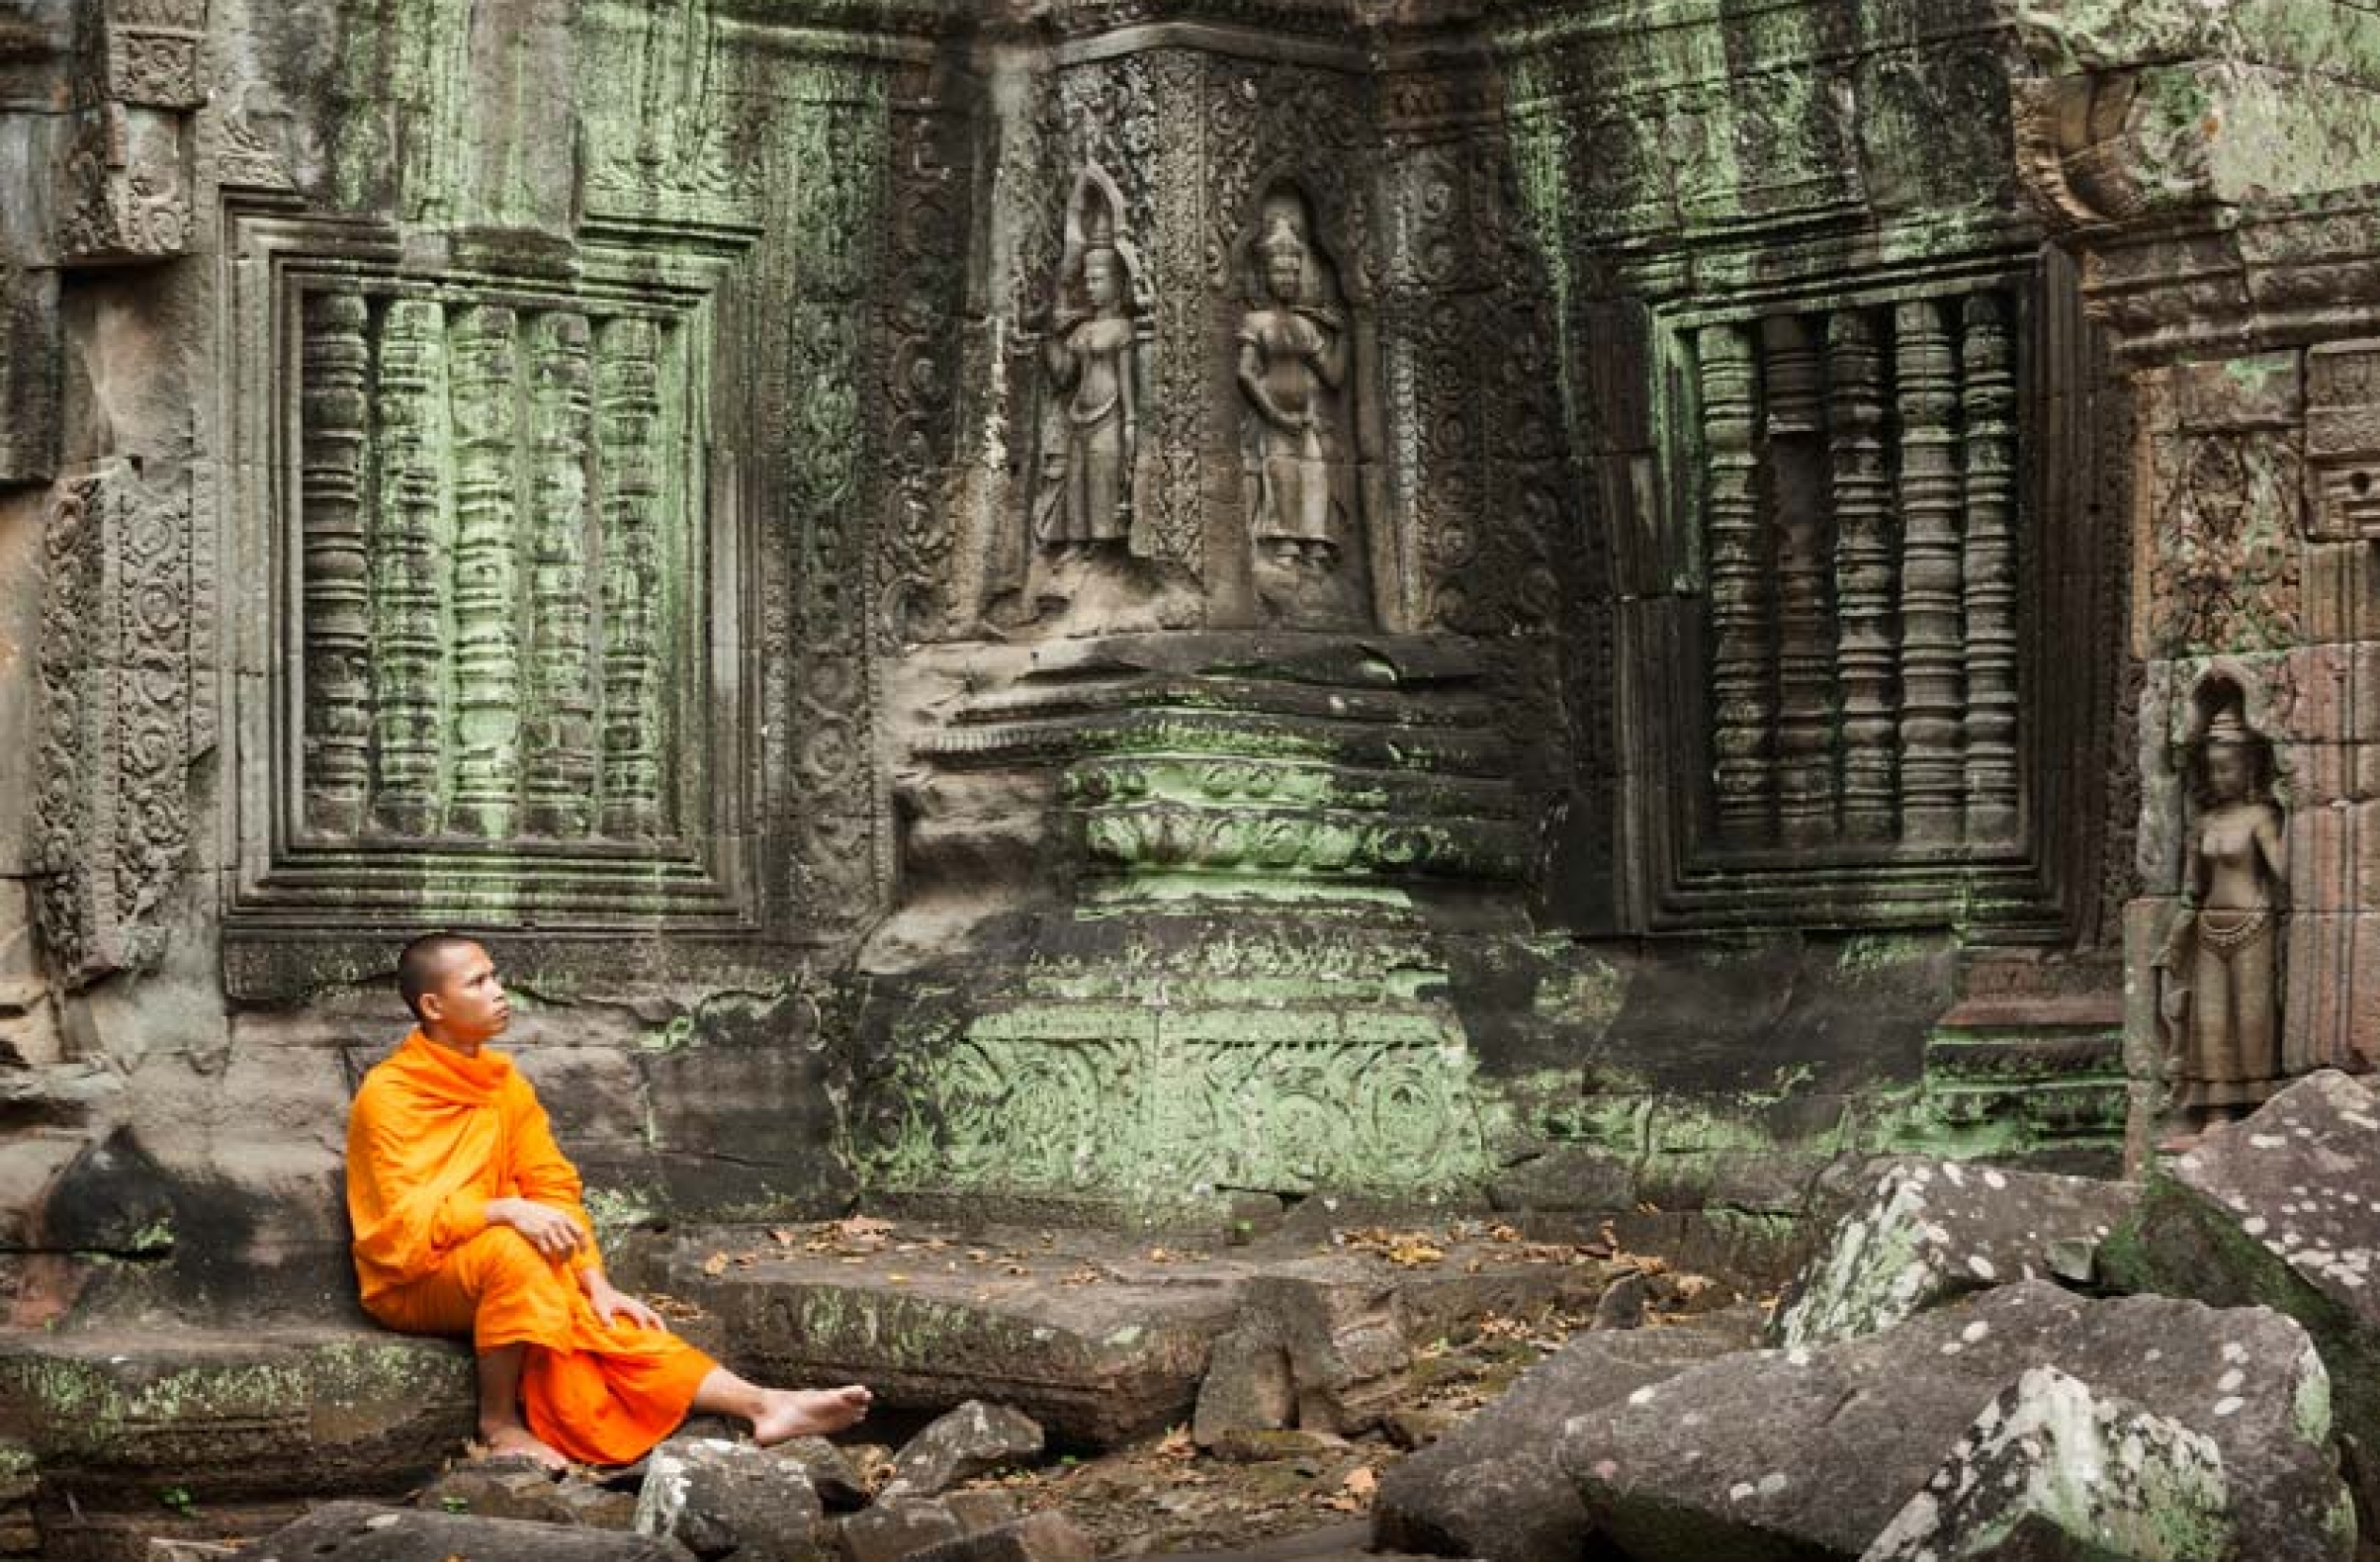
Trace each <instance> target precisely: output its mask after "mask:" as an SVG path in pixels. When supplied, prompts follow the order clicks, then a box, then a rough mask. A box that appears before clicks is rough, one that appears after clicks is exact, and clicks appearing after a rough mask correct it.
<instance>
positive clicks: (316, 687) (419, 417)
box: [298, 286, 692, 843]
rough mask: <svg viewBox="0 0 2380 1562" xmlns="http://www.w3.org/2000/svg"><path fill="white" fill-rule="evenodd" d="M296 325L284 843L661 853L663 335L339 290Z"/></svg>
mask: <svg viewBox="0 0 2380 1562" xmlns="http://www.w3.org/2000/svg"><path fill="white" fill-rule="evenodd" d="M302 314H303V319H304V322H305V326H306V332H305V337H304V341H303V342H302V344H301V349H300V358H301V383H300V389H299V393H298V402H299V413H300V436H301V450H302V452H303V457H304V459H303V465H302V469H301V476H300V485H299V494H298V501H299V504H298V511H299V513H298V532H299V537H300V539H301V540H302V544H303V558H304V572H303V588H304V589H303V593H302V598H301V606H302V607H303V620H302V624H301V626H300V631H299V632H300V634H301V635H302V637H303V640H304V644H305V647H306V658H305V664H304V665H305V673H306V677H305V690H304V701H303V708H304V711H305V744H304V751H303V756H302V766H301V779H300V783H299V784H300V794H301V797H302V799H303V807H302V817H303V818H304V820H305V822H306V826H307V829H308V832H309V833H310V835H311V836H313V837H314V838H316V839H319V840H321V841H323V842H325V843H330V842H354V841H366V840H380V841H390V842H402V841H413V842H427V841H431V840H435V839H441V838H443V837H449V836H451V837H456V838H461V839H474V840H482V841H499V842H512V841H526V840H532V839H573V838H579V837H584V836H586V835H588V834H589V832H590V830H591V829H599V830H600V832H601V833H602V834H604V835H606V836H607V837H609V838H611V839H622V840H650V839H657V838H659V837H660V836H662V835H664V834H665V833H666V832H667V830H668V828H669V826H670V806H669V797H668V792H669V770H670V756H669V733H670V722H669V719H668V717H667V714H666V709H665V707H666V705H667V702H668V700H669V698H670V690H669V688H668V686H667V683H666V681H665V679H664V677H663V673H664V672H665V671H666V667H665V662H666V659H667V656H668V647H667V640H666V636H667V633H668V630H669V625H670V624H671V623H674V622H675V620H674V617H673V615H674V614H677V613H680V612H682V611H684V609H685V606H686V603H685V598H684V595H683V578H684V571H683V567H682V565H681V564H680V562H679V559H678V556H677V554H676V552H675V549H676V546H677V544H676V543H675V542H674V541H673V539H674V538H675V537H676V536H677V534H678V533H680V532H681V531H682V530H683V528H684V525H685V510H684V507H685V506H686V505H687V503H688V501H689V499H690V497H691V489H690V486H689V485H690V484H691V480H692V479H691V473H690V471H689V470H688V468H687V466H686V462H685V457H684V454H683V446H682V444H681V443H680V442H679V441H680V440H681V435H680V433H679V432H678V431H679V430H681V429H682V427H683V422H682V420H683V418H684V417H685V409H684V407H682V405H674V403H673V399H672V395H671V392H670V390H669V387H670V385H671V384H672V383H673V382H674V379H675V376H677V375H679V374H682V369H677V368H673V367H672V365H673V364H674V363H675V362H677V361H678V357H679V355H680V354H681V352H682V343H680V342H679V341H677V336H678V333H676V332H675V331H674V329H673V328H672V327H671V326H669V325H668V324H665V323H663V322H661V321H659V320H657V319H655V318H652V317H649V316H645V315H636V314H616V315H611V316H608V317H606V318H602V319H600V320H592V319H591V317H590V315H589V314H588V313H587V312H586V311H584V310H582V309H578V308H574V307H541V306H522V305H515V304H495V303H485V302H468V301H466V302H458V303H457V304H455V305H453V306H451V307H450V306H449V305H448V304H446V303H443V302H441V301H440V300H437V299H432V298H424V297H418V296H412V295H410V294H407V293H402V292H381V291H372V290H369V289H358V288H354V287H349V286H331V287H326V288H323V289H320V290H317V291H311V292H309V293H308V296H307V298H306V300H305V303H304V306H303V309H302ZM596 558H600V559H601V560H602V561H603V568H602V570H601V572H600V578H599V579H598V578H594V576H595V575H596V573H597V572H595V571H593V570H592V569H591V566H590V560H591V559H596ZM599 605H600V612H598V606H599Z"/></svg>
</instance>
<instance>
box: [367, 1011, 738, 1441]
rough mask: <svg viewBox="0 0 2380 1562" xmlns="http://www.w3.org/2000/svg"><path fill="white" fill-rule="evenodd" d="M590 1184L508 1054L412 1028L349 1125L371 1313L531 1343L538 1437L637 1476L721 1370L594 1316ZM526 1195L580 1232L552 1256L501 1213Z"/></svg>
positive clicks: (666, 1338) (532, 1409)
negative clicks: (637, 1465) (635, 1469)
mask: <svg viewBox="0 0 2380 1562" xmlns="http://www.w3.org/2000/svg"><path fill="white" fill-rule="evenodd" d="M579 1196H580V1185H579V1180H578V1172H577V1170H576V1169H575V1168H574V1167H573V1166H572V1165H571V1163H570V1162H569V1161H568V1160H567V1159H566V1158H564V1156H563V1155H562V1152H561V1149H560V1147H559V1146H558V1145H557V1144H556V1143H555V1142H554V1132H553V1128H552V1125H551V1124H550V1123H548V1122H547V1121H546V1116H545V1108H544V1107H542V1106H541V1105H539V1104H538V1099H537V1092H536V1091H535V1090H534V1089H532V1088H530V1086H529V1082H528V1081H527V1080H526V1079H524V1078H523V1077H522V1076H521V1073H520V1072H519V1071H518V1070H516V1069H514V1068H513V1066H512V1060H511V1059H510V1058H509V1057H508V1056H506V1055H504V1054H502V1053H499V1052H494V1051H491V1050H489V1049H487V1048H482V1049H480V1052H479V1054H478V1055H477V1056H475V1057H465V1056H464V1055H461V1054H460V1053H458V1052H455V1051H452V1050H451V1049H449V1048H445V1047H441V1046H439V1045H437V1044H436V1043H435V1042H432V1041H430V1040H429V1039H427V1038H425V1037H424V1036H423V1035H422V1033H421V1032H419V1031H415V1032H414V1033H413V1034H412V1035H410V1036H408V1037H407V1038H406V1039H405V1042H404V1044H403V1045H401V1046H400V1047H398V1048H397V1050H396V1051H395V1052H394V1053H392V1054H391V1055H390V1056H389V1057H388V1058H386V1059H385V1060H383V1061H382V1062H381V1063H380V1064H379V1065H377V1066H376V1067H375V1068H374V1069H373V1071H372V1072H370V1073H369V1074H367V1075H365V1076H364V1082H363V1087H362V1088H361V1089H359V1090H358V1091H357V1092H356V1103H355V1106H354V1108H353V1109H352V1110H351V1111H350V1113H349V1114H348V1119H347V1215H348V1219H349V1221H351V1222H352V1223H353V1225H354V1227H355V1249H354V1251H355V1258H356V1278H357V1280H358V1283H359V1285H360V1286H361V1288H362V1291H363V1304H364V1310H365V1311H367V1312H369V1313H370V1314H371V1315H372V1316H373V1317H374V1318H375V1319H377V1320H378V1321H380V1322H382V1323H384V1324H386V1325H387V1326H388V1327H390V1328H392V1329H399V1330H403V1331H404V1332H406V1333H408V1334H469V1335H470V1336H471V1337H472V1339H473V1343H474V1348H476V1349H477V1350H480V1351H483V1352H484V1351H490V1350H494V1349H496V1348H498V1347H501V1346H506V1345H514V1344H525V1345H526V1346H528V1348H529V1349H528V1352H527V1354H526V1358H525V1360H524V1363H523V1367H522V1373H521V1401H522V1409H523V1411H524V1417H525V1419H526V1420H527V1421H528V1425H529V1430H530V1431H532V1432H534V1433H536V1434H537V1436H538V1437H540V1438H541V1439H543V1441H544V1442H545V1443H546V1444H547V1445H548V1446H549V1447H551V1448H553V1449H555V1450H556V1451H557V1452H558V1453H560V1454H564V1455H565V1456H567V1457H569V1458H572V1459H576V1460H578V1461H580V1462H582V1463H585V1464H629V1463H633V1462H634V1461H635V1460H637V1459H640V1458H642V1457H643V1456H644V1454H646V1453H647V1452H648V1451H649V1450H650V1449H651V1448H652V1447H653V1445H654V1444H656V1443H657V1442H659V1441H660V1440H661V1439H662V1438H663V1437H668V1436H669V1435H670V1433H671V1432H672V1431H673V1430H674V1429H675V1428H676V1426H677V1424H678V1422H679V1421H683V1420H685V1419H686V1413H687V1411H688V1410H689V1409H690V1408H691V1406H692V1404H693V1402H694V1390H695V1388H696V1386H697V1385H699V1384H700V1383H701V1382H702V1380H703V1378H704V1377H705V1376H706V1375H707V1373H708V1372H709V1371H711V1369H712V1368H713V1367H714V1366H715V1365H716V1363H715V1362H713V1361H712V1360H711V1358H710V1357H709V1356H707V1355H705V1354H703V1353H702V1352H700V1351H698V1350H696V1349H695V1348H694V1347H693V1346H691V1345H689V1344H687V1343H686V1342H685V1341H684V1340H682V1339H679V1338H676V1337H675V1336H674V1335H671V1334H669V1333H667V1332H665V1331H662V1330H656V1329H645V1328H640V1327H638V1326H637V1325H635V1324H633V1323H630V1322H627V1321H625V1320H622V1321H617V1322H614V1323H608V1324H607V1323H606V1322H604V1321H602V1320H601V1319H599V1318H597V1317H596V1316H595V1309H594V1307H593V1306H592V1304H590V1303H589V1302H588V1300H587V1295H586V1291H585V1290H584V1288H582V1286H581V1284H580V1278H579V1275H578V1273H577V1272H574V1271H581V1270H585V1269H588V1268H591V1267H593V1266H595V1265H596V1264H598V1263H599V1262H600V1259H599V1258H598V1257H597V1255H596V1249H595V1238H594V1228H593V1226H592V1225H591V1223H590V1222H589V1221H588V1219H587V1211H586V1209H585V1207H584V1206H583V1205H581V1203H580V1197H579ZM499 1198H522V1199H530V1200H534V1201H536V1202H537V1203H539V1204H542V1205H553V1206H554V1207H555V1208H557V1209H559V1210H562V1211H563V1212H564V1213H566V1214H568V1215H569V1216H570V1218H571V1219H572V1220H573V1221H576V1222H577V1224H578V1226H579V1228H580V1230H581V1231H582V1232H584V1233H585V1234H586V1235H585V1241H584V1243H583V1245H582V1246H581V1247H580V1248H579V1250H578V1252H577V1253H575V1254H574V1255H571V1256H570V1257H568V1258H567V1259H551V1258H547V1257H546V1256H545V1255H542V1254H541V1253H539V1252H538V1251H537V1250H536V1249H535V1248H534V1247H532V1246H531V1245H530V1244H529V1241H528V1239H527V1238H524V1237H523V1236H522V1235H521V1234H520V1233H519V1232H517V1231H514V1230H513V1229H512V1228H511V1227H509V1226H504V1225H491V1224H490V1222H489V1221H488V1213H487V1210H488V1204H489V1202H490V1201H491V1200H493V1199H499Z"/></svg>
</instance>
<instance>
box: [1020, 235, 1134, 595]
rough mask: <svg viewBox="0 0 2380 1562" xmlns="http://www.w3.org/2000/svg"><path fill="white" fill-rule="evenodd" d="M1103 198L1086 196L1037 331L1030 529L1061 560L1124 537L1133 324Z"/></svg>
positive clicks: (1126, 279) (1128, 523) (1127, 529)
mask: <svg viewBox="0 0 2380 1562" xmlns="http://www.w3.org/2000/svg"><path fill="white" fill-rule="evenodd" d="M1131 303H1132V288H1131V278H1130V274H1129V273H1128V272H1127V270H1126V268H1125V265H1124V258H1123V255H1122V254H1121V253H1120V252H1119V251H1118V249H1117V247H1116V242H1115V230H1114V219H1113V216H1112V213H1111V210H1110V208H1107V207H1106V205H1105V204H1104V203H1102V202H1096V201H1094V202H1092V203H1091V204H1090V210H1089V211H1088V212H1087V213H1085V214H1084V218H1083V222H1082V232H1081V243H1080V245H1079V247H1078V248H1076V247H1074V246H1070V253H1069V256H1068V258H1067V260H1066V261H1065V262H1063V263H1062V271H1061V275H1060V277H1059V281H1058V289H1057V305H1056V308H1055V311H1054V314H1053V318H1052V320H1051V324H1050V329H1049V333H1048V335H1047V336H1046V337H1044V338H1043V339H1042V343H1041V356H1042V367H1043V368H1044V370H1045V371H1046V372H1047V374H1048V376H1049V383H1050V391H1051V393H1050V396H1049V398H1048V402H1047V407H1048V411H1047V414H1046V415H1045V417H1044V419H1043V422H1042V436H1041V438H1042V442H1041V487H1040V492H1039V494H1038V495H1037V498H1036V503H1035V505H1034V515H1033V536H1034V540H1036V541H1037V542H1039V543H1040V545H1041V547H1042V548H1044V549H1046V550H1049V551H1050V552H1051V553H1053V554H1055V555H1056V556H1057V557H1058V559H1059V560H1061V561H1072V560H1073V559H1074V558H1075V557H1079V556H1081V555H1084V554H1086V553H1089V552H1090V551H1091V550H1094V549H1102V548H1107V547H1111V546H1113V545H1117V544H1128V543H1129V541H1130V540H1131V536H1132V477H1133V471H1134V468H1135V466H1136V464H1137V462H1138V460H1139V457H1140V324H1139V322H1137V321H1136V320H1135V319H1134V318H1133V315H1132V312H1131Z"/></svg>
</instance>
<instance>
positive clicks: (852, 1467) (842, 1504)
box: [771, 1437, 868, 1510]
mask: <svg viewBox="0 0 2380 1562" xmlns="http://www.w3.org/2000/svg"><path fill="white" fill-rule="evenodd" d="M771 1452H773V1453H774V1454H776V1456H777V1457H778V1458H780V1459H785V1460H789V1461H791V1463H793V1464H797V1465H799V1466H801V1467H802V1473H803V1474H804V1475H805V1476H807V1478H808V1480H809V1484H810V1489H811V1490H813V1491H815V1492H817V1493H818V1500H819V1501H820V1502H822V1503H824V1504H826V1506H827V1507H828V1508H829V1509H834V1510H846V1509H850V1508H858V1507H865V1506H867V1505H868V1481H867V1477H866V1476H865V1475H864V1474H863V1473H862V1472H861V1470H860V1467H859V1465H858V1464H857V1461H855V1460H854V1458H853V1457H852V1455H851V1454H848V1453H845V1452H844V1451H843V1449H842V1448H840V1446H838V1445H837V1444H835V1443H832V1442H829V1441H828V1440H827V1439H826V1438H824V1437H795V1438H793V1439H792V1440H791V1442H782V1443H779V1444H777V1445H776V1447H775V1448H774V1449H773V1450H772V1451H771Z"/></svg>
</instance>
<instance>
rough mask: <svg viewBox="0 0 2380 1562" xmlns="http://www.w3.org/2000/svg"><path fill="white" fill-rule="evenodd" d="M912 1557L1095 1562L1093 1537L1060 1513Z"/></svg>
mask: <svg viewBox="0 0 2380 1562" xmlns="http://www.w3.org/2000/svg"><path fill="white" fill-rule="evenodd" d="M910 1555H911V1562H1095V1555H1094V1553H1093V1552H1092V1550H1091V1544H1090V1537H1089V1536H1087V1535H1085V1534H1084V1533H1083V1532H1082V1531H1081V1530H1079V1529H1077V1528H1075V1527H1074V1522H1073V1520H1071V1519H1069V1518H1067V1517H1066V1516H1065V1515H1064V1514H1062V1513H1056V1512H1042V1513H1035V1514H1029V1515H1027V1516H1026V1517H1024V1518H1023V1519H1018V1520H1011V1521H1010V1522H1008V1523H1006V1524H995V1525H994V1526H992V1527H991V1528H990V1529H988V1530H984V1531H981V1532H980V1533H978V1534H974V1535H965V1536H961V1537H958V1538H957V1539H955V1540H945V1541H943V1542H941V1543H940V1545H934V1546H928V1547H926V1548H925V1549H924V1551H921V1552H914V1553H911V1554H910Z"/></svg>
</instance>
